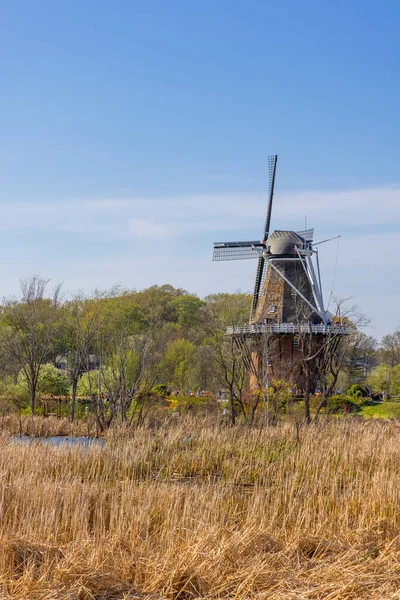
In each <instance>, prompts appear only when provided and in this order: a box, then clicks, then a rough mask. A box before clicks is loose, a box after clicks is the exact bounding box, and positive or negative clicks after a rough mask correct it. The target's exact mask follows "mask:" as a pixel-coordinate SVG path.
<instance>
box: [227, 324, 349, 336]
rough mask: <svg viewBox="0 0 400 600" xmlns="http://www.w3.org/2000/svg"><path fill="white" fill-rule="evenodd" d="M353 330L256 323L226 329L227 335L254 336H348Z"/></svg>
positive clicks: (319, 326)
mask: <svg viewBox="0 0 400 600" xmlns="http://www.w3.org/2000/svg"><path fill="white" fill-rule="evenodd" d="M352 330H353V328H352V327H344V326H342V325H323V324H319V325H312V324H311V323H304V324H302V323H299V324H298V323H279V324H278V323H270V324H263V323H257V324H255V325H241V326H238V325H235V326H234V327H228V328H227V330H226V333H227V335H256V334H260V333H270V334H296V333H298V334H301V333H308V334H310V333H311V334H312V335H333V336H337V335H349V333H351V331H352Z"/></svg>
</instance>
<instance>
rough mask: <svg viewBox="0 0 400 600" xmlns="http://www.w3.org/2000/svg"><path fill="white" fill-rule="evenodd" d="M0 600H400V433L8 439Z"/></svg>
mask: <svg viewBox="0 0 400 600" xmlns="http://www.w3.org/2000/svg"><path fill="white" fill-rule="evenodd" d="M0 445H1V449H0V474H1V484H0V598H1V599H2V600H3V599H10V600H11V599H18V600H25V599H26V600H28V599H29V600H37V599H43V600H45V599H46V600H50V599H53V598H54V599H60V600H61V599H62V600H67V599H68V600H78V599H79V600H93V599H96V600H100V599H114V600H117V599H121V600H122V599H126V600H128V599H133V598H144V597H150V598H155V599H156V598H171V599H178V598H179V599H181V600H186V599H189V598H232V599H235V600H241V599H244V598H246V599H261V598H265V599H267V598H268V599H271V600H283V599H293V600H295V599H296V600H297V599H303V598H304V599H308V600H311V599H313V600H317V599H321V600H322V599H326V600H328V599H329V600H337V599H339V598H340V599H356V598H365V599H378V598H379V599H380V600H382V599H395V598H400V561H399V559H400V510H399V508H400V426H399V425H398V424H397V423H394V422H393V423H392V422H372V421H371V422H361V423H360V422H358V421H357V420H356V419H352V418H348V419H343V420H332V421H326V422H321V423H320V424H319V425H318V426H315V425H314V426H311V427H308V428H303V429H302V430H301V432H300V443H296V436H295V432H294V430H293V427H291V426H290V425H289V424H286V425H282V426H278V427H270V428H266V429H263V430H262V431H260V430H257V429H247V428H241V427H238V428H237V429H231V428H222V427H217V426H215V427H213V426H212V425H209V424H206V423H203V425H202V423H201V422H194V421H192V422H189V421H187V422H184V423H181V424H180V425H174V426H172V425H171V426H169V427H168V428H167V427H166V428H159V429H157V430H149V429H147V430H146V429H142V430H137V431H127V430H122V429H114V430H112V431H110V432H109V434H108V435H107V441H106V446H105V447H104V448H89V449H88V450H85V449H82V448H77V447H50V446H43V445H42V444H41V443H40V442H33V443H31V444H28V445H27V444H24V445H22V444H21V445H18V444H15V443H13V442H10V438H9V434H8V432H7V430H6V429H3V434H2V438H1V441H0Z"/></svg>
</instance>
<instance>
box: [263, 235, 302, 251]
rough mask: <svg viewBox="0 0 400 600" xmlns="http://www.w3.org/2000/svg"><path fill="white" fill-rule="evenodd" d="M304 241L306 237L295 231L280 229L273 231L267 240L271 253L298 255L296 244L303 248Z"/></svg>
mask: <svg viewBox="0 0 400 600" xmlns="http://www.w3.org/2000/svg"><path fill="white" fill-rule="evenodd" d="M304 243H305V239H304V238H303V237H301V236H300V235H299V234H298V233H296V232H295V231H282V230H279V229H278V230H277V231H274V232H273V233H271V235H270V236H269V238H268V240H267V246H269V248H270V251H271V254H274V255H275V256H280V255H284V256H287V255H290V256H291V255H293V256H297V253H296V250H295V246H297V247H298V248H302V247H303V244H304Z"/></svg>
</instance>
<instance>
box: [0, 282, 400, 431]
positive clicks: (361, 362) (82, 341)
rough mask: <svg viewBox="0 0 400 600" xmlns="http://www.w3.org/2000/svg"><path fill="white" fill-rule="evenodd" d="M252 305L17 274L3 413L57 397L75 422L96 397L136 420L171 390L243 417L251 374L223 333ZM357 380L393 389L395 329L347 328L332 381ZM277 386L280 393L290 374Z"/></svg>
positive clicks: (3, 337)
mask: <svg viewBox="0 0 400 600" xmlns="http://www.w3.org/2000/svg"><path fill="white" fill-rule="evenodd" d="M250 302H251V296H249V295H248V294H245V293H241V292H237V293H235V294H225V293H221V294H216V295H211V296H207V297H205V298H203V299H200V298H198V297H197V296H196V295H193V294H190V293H188V292H187V291H185V290H183V289H180V288H174V287H172V286H170V285H161V286H153V287H150V288H148V289H145V290H142V291H135V290H121V289H118V288H115V289H112V290H109V291H105V292H99V291H95V292H94V293H93V294H92V295H90V296H84V295H83V294H77V295H75V296H74V297H72V298H68V297H67V296H66V295H64V294H63V291H62V289H61V287H57V288H56V289H54V290H52V289H51V284H50V282H48V281H45V280H43V279H41V278H40V277H33V278H29V279H26V280H23V281H22V282H21V295H20V297H19V298H9V299H7V300H5V301H4V302H3V306H2V312H1V319H0V396H1V410H2V411H3V412H4V411H11V410H12V411H14V410H17V411H25V412H27V411H29V412H30V413H31V414H35V413H37V412H40V411H42V410H43V403H44V402H45V403H46V402H50V401H51V399H52V398H53V399H54V398H58V399H60V398H62V399H63V400H62V410H63V414H65V413H66V412H67V413H68V414H69V416H70V418H71V420H74V419H75V418H76V417H77V416H82V414H85V411H86V412H87V411H88V409H89V408H90V409H92V408H93V407H92V406H91V403H94V404H95V409H96V416H97V418H98V420H99V423H100V425H101V427H102V428H105V427H107V426H109V425H110V423H111V422H112V421H113V420H115V419H116V418H119V419H122V420H127V419H130V418H132V412H134V413H135V415H136V418H138V419H143V418H144V415H145V414H146V412H147V410H148V408H149V407H150V406H151V405H156V404H157V403H159V402H160V401H161V398H163V397H165V396H166V395H169V396H171V397H175V398H176V403H179V402H181V403H183V404H184V403H185V402H186V405H191V404H193V403H195V402H196V400H195V398H197V399H198V398H202V402H203V403H204V405H207V402H209V403H210V402H211V399H213V401H214V405H215V401H216V399H219V400H220V403H221V401H222V400H224V399H225V400H228V398H229V400H230V402H231V408H232V410H233V412H235V413H237V414H238V415H239V416H240V415H242V416H243V417H244V418H246V410H247V408H248V404H249V403H250V405H251V402H252V401H251V399H250V400H249V398H246V389H247V387H248V381H247V377H248V373H247V370H246V367H245V365H244V362H243V360H242V357H241V356H240V352H239V349H238V348H237V347H236V345H235V344H234V343H233V342H232V339H231V338H230V337H229V336H226V335H225V330H226V327H227V326H230V325H233V324H245V323H246V322H248V316H249V311H250ZM355 383H357V384H360V385H362V386H367V388H368V390H370V391H371V392H372V393H376V394H381V393H383V394H384V395H385V396H387V397H389V396H397V395H400V330H397V331H396V332H394V333H393V334H392V335H387V336H385V337H384V338H383V339H382V341H381V343H380V344H378V342H377V340H375V339H374V338H373V337H371V336H368V335H366V334H365V333H363V332H361V331H359V330H358V329H356V328H355V329H354V331H353V333H352V335H351V340H350V343H348V345H347V348H346V354H345V356H344V360H343V361H342V363H341V366H340V373H339V376H338V379H337V383H336V386H337V387H338V388H342V389H347V388H348V387H349V386H350V385H352V384H355ZM279 385H280V386H281V388H280V389H281V390H282V389H283V388H284V387H285V385H286V388H285V390H286V391H285V393H286V394H287V393H288V389H289V386H290V381H288V382H286V384H285V385H284V382H280V383H279ZM279 385H278V387H279ZM282 393H283V392H282ZM59 402H60V403H61V400H60V401H59ZM50 405H51V407H52V408H50V410H54V402H53V404H51V402H50ZM89 405H90V406H89Z"/></svg>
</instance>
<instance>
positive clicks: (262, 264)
mask: <svg viewBox="0 0 400 600" xmlns="http://www.w3.org/2000/svg"><path fill="white" fill-rule="evenodd" d="M277 161H278V157H277V156H276V155H274V156H270V157H269V159H268V165H269V193H268V208H267V216H266V220H265V226H264V230H263V237H262V240H261V241H243V242H215V243H214V255H213V260H214V261H225V260H241V259H256V260H257V261H258V263H257V271H256V278H255V284H254V293H253V299H252V304H251V312H250V319H249V324H248V325H239V324H237V325H236V324H233V326H232V327H230V328H228V331H227V333H228V334H229V335H233V336H234V337H235V340H236V341H237V343H238V344H239V345H241V346H242V347H243V348H244V347H245V346H246V347H247V348H248V349H250V350H249V352H248V368H249V372H250V387H251V388H253V389H254V388H256V387H258V386H259V385H260V378H261V379H262V381H263V383H264V384H265V383H266V382H268V380H271V379H286V380H291V381H292V383H293V385H294V386H297V387H299V388H300V389H301V388H302V387H303V386H304V384H305V382H304V376H303V373H302V357H303V358H304V354H302V353H301V351H302V349H303V350H304V345H305V344H304V340H305V339H306V340H307V347H308V349H309V354H310V355H312V354H316V353H317V352H318V347H320V346H321V345H322V344H323V343H324V339H325V338H326V336H327V335H329V336H332V334H335V335H336V334H340V331H339V328H337V327H335V326H332V324H331V317H330V314H329V313H328V312H327V310H326V309H325V308H324V300H323V294H322V285H321V274H320V266H319V259H318V249H317V246H318V244H321V243H323V242H325V241H328V240H324V241H323V242H318V243H317V244H314V243H313V229H308V230H306V231H297V232H295V231H289V230H281V229H279V230H275V231H273V232H270V224H271V215H272V204H273V198H274V188H275V176H276V166H277ZM330 239H334V238H330ZM336 329H337V331H336ZM310 349H311V352H310ZM245 354H246V353H244V355H245ZM314 362H315V364H311V365H310V367H311V369H314V372H315V378H314V380H313V381H312V386H314V387H315V386H316V385H317V380H316V379H317V375H316V372H317V369H316V367H317V359H315V361H314ZM260 373H261V377H260Z"/></svg>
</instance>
